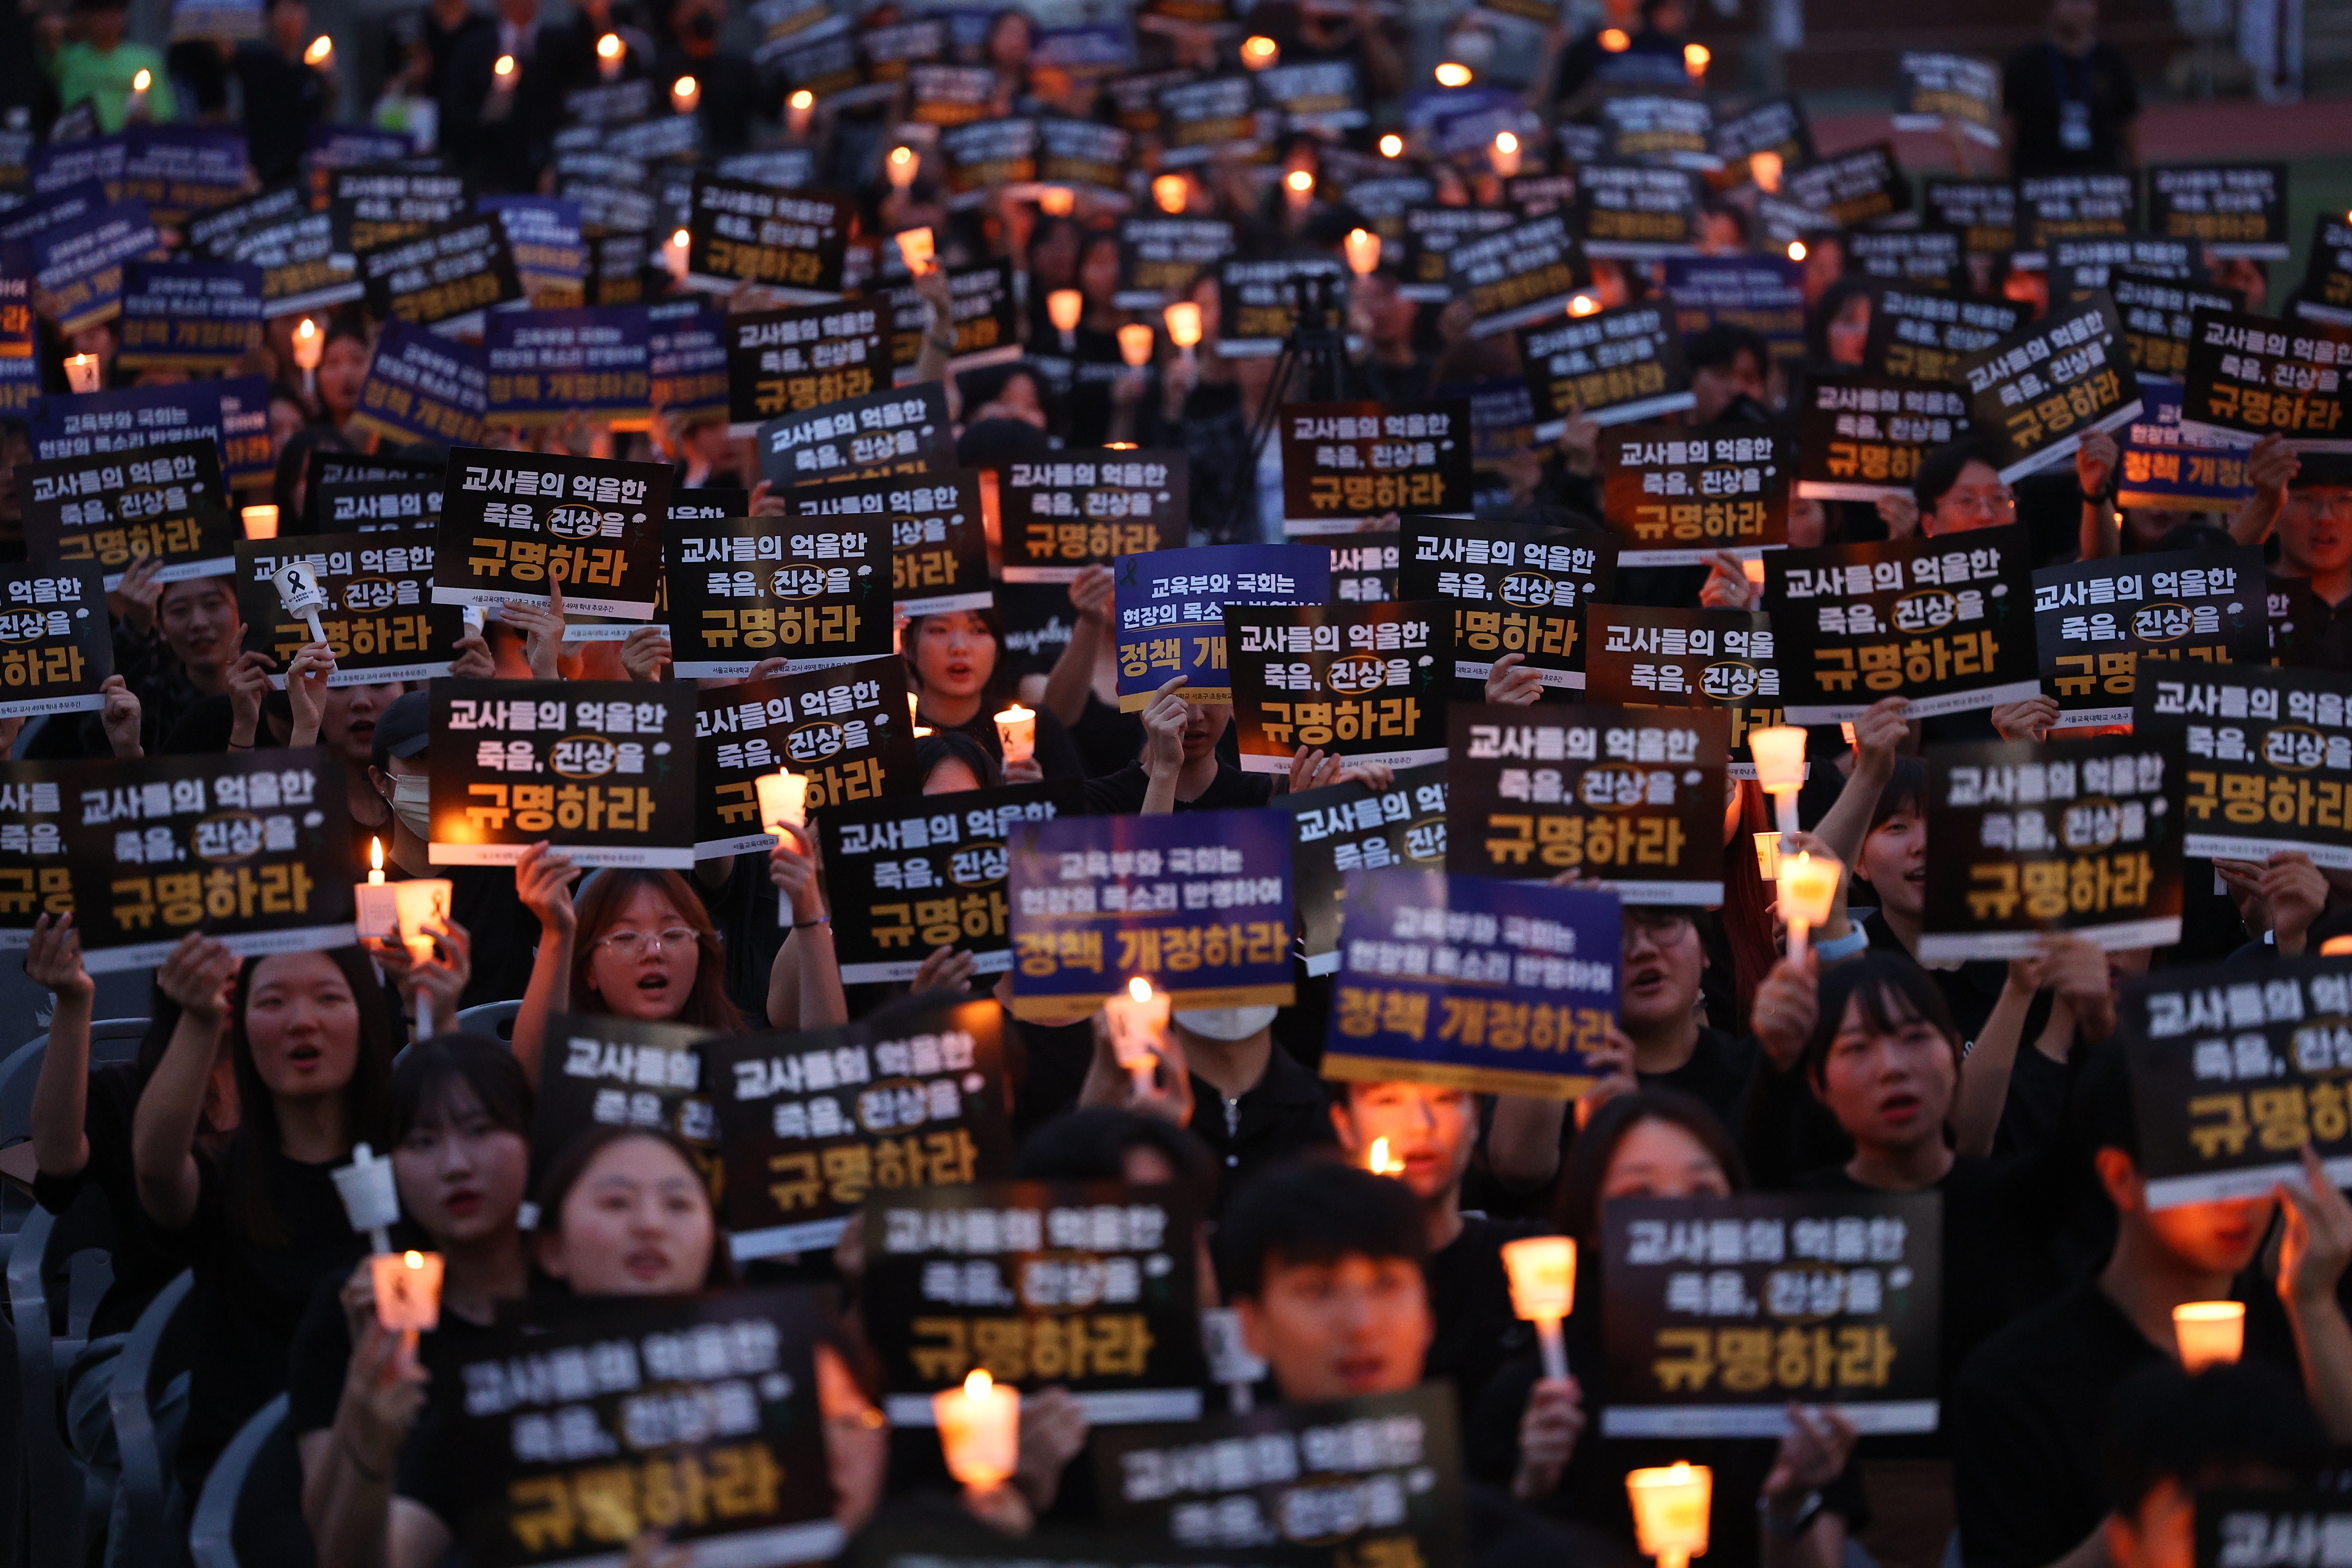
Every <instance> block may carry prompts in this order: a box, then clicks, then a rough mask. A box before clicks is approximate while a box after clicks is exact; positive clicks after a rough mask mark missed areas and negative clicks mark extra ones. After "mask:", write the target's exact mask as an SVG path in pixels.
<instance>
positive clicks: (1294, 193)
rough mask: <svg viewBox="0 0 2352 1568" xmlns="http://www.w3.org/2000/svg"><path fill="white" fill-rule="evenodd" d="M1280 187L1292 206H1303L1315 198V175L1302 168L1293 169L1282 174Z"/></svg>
mask: <svg viewBox="0 0 2352 1568" xmlns="http://www.w3.org/2000/svg"><path fill="white" fill-rule="evenodd" d="M1282 188H1283V191H1284V192H1285V194H1286V196H1287V197H1288V200H1289V202H1290V205H1292V206H1295V207H1303V206H1305V205H1307V203H1308V202H1310V201H1312V200H1314V199H1315V176H1314V175H1312V174H1308V173H1307V171H1306V170H1304V169H1293V170H1291V171H1290V173H1288V174H1285V175H1283V176H1282Z"/></svg>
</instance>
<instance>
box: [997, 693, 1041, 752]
mask: <svg viewBox="0 0 2352 1568" xmlns="http://www.w3.org/2000/svg"><path fill="white" fill-rule="evenodd" d="M996 739H997V742H998V743H999V744H1000V745H1002V746H1003V748H1004V760H1005V761H1006V762H1007V763H1025V762H1027V761H1028V760H1029V759H1030V758H1031V757H1033V756H1034V755H1035V754H1036V752H1037V715H1036V712H1035V711H1034V710H1032V709H1028V708H1024V707H1022V706H1021V704H1019V703H1018V702H1015V703H1014V704H1013V706H1012V707H1010V708H1007V709H1006V710H1004V711H1003V712H1002V713H999V714H998V715H997V716H996Z"/></svg>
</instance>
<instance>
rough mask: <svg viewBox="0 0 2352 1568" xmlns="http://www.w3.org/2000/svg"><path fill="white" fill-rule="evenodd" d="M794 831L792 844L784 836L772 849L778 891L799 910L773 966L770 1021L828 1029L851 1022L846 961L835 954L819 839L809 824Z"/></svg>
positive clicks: (787, 1026) (770, 872) (772, 873)
mask: <svg viewBox="0 0 2352 1568" xmlns="http://www.w3.org/2000/svg"><path fill="white" fill-rule="evenodd" d="M792 834H793V843H792V845H790V846H787V845H786V844H785V843H784V841H783V840H782V839H781V838H779V839H777V840H776V847H774V848H773V849H771V850H770V851H768V876H769V879H771V880H772V881H773V882H774V883H775V884H776V897H777V899H778V900H780V901H781V902H782V904H783V905H784V907H785V908H787V909H789V910H792V912H793V929H792V931H791V932H790V934H788V935H787V936H786V937H785V938H784V945H783V946H782V947H781V948H778V949H777V950H776V963H775V967H774V968H772V969H771V970H769V972H768V1026H769V1027H770V1028H772V1029H822V1028H826V1027H829V1026H832V1025H835V1024H845V1023H847V1022H849V1001H848V998H847V997H846V996H845V995H844V994H843V993H842V988H841V962H840V960H839V959H837V958H835V956H834V951H833V918H832V916H830V915H829V914H827V913H826V912H825V907H824V889H823V888H822V887H820V886H818V884H817V875H816V839H815V837H814V836H813V835H811V834H810V832H809V830H808V829H807V828H805V827H794V828H793V829H792Z"/></svg>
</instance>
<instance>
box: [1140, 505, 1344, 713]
mask: <svg viewBox="0 0 2352 1568" xmlns="http://www.w3.org/2000/svg"><path fill="white" fill-rule="evenodd" d="M1112 572H1113V574H1114V581H1113V584H1112V595H1113V599H1112V602H1113V604H1114V605H1115V606H1116V607H1117V609H1118V707H1119V711H1120V712H1122V713H1139V712H1141V711H1142V710H1144V709H1146V708H1148V707H1150V705H1151V694H1152V693H1153V692H1155V691H1157V690H1158V689H1160V685H1161V684H1162V683H1163V682H1165V681H1167V680H1169V679H1171V678H1172V677H1175V676H1179V675H1181V676H1183V677H1184V678H1185V685H1184V687H1183V696H1184V700H1186V701H1187V702H1230V701H1232V700H1233V692H1232V682H1231V680H1230V679H1229V678H1228V675H1227V666H1226V661H1225V606H1226V605H1321V604H1325V603H1328V601H1329V599H1330V597H1331V552H1330V551H1329V550H1328V548H1326V547H1325V546H1323V545H1319V544H1215V545H1207V546H1201V547H1195V548H1192V549H1189V550H1155V551H1151V552H1147V553H1145V554H1140V555H1122V556H1120V557H1119V558H1118V562H1117V563H1116V564H1115V565H1114V566H1113V567H1112Z"/></svg>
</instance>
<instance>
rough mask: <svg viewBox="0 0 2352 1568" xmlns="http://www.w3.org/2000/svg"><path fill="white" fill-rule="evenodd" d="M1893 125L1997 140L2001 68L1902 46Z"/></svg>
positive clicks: (1897, 64) (1989, 144)
mask: <svg viewBox="0 0 2352 1568" xmlns="http://www.w3.org/2000/svg"><path fill="white" fill-rule="evenodd" d="M1895 68H1896V69H1897V71H1899V72H1900V73H1901V74H1900V79H1899V80H1898V82H1897V84H1896V86H1895V121H1894V123H1895V130H1897V131H1943V130H1947V129H1949V130H1953V131H1957V132H1959V133H1960V134H1961V135H1963V136H1965V137H1967V138H1968V139H1969V141H1971V142H1977V143H1979V145H1981V146H1986V147H1998V146H2000V113H2001V100H2000V67H1999V66H1997V65H1995V64H1993V63H1992V62H1991V61H1990V60H1980V59H1977V58H1974V57H1972V56H1969V55H1948V54H1937V53H1932V52H1929V51H1927V50H1924V49H1906V50H1904V51H1903V54H1902V56H1901V58H1899V59H1898V60H1897V61H1896V62H1895Z"/></svg>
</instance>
